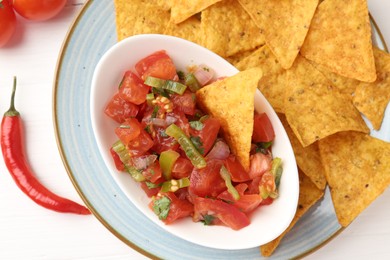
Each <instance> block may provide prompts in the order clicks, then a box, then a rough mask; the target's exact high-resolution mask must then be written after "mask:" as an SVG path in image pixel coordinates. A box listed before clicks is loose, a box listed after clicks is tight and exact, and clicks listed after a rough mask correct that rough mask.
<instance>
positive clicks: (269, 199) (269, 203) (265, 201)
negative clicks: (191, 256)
mask: <svg viewBox="0 0 390 260" xmlns="http://www.w3.org/2000/svg"><path fill="white" fill-rule="evenodd" d="M272 202H274V199H273V198H271V197H268V198H266V199H265V200H263V201H262V202H261V203H260V206H266V205H271V204H272Z"/></svg>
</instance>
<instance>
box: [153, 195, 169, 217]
mask: <svg viewBox="0 0 390 260" xmlns="http://www.w3.org/2000/svg"><path fill="white" fill-rule="evenodd" d="M170 206H171V201H170V200H169V199H168V198H167V197H162V198H160V199H155V200H154V201H153V212H154V213H155V214H156V215H157V216H158V218H159V219H166V218H167V217H168V214H169V210H170Z"/></svg>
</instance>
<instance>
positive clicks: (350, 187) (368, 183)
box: [319, 132, 390, 227]
mask: <svg viewBox="0 0 390 260" xmlns="http://www.w3.org/2000/svg"><path fill="white" fill-rule="evenodd" d="M319 147H320V153H321V158H322V160H323V162H324V165H325V174H326V179H327V181H328V184H329V187H330V191H331V195H332V201H333V205H334V207H335V211H336V215H337V218H338V220H339V222H340V224H341V225H342V226H344V227H345V226H348V225H349V224H350V223H351V222H352V221H353V220H354V219H355V218H356V217H357V216H358V215H359V214H360V213H361V212H362V211H363V210H364V209H365V208H366V207H368V205H369V204H371V202H373V201H374V200H375V199H376V198H377V197H378V196H379V195H380V194H382V192H383V191H384V190H385V189H386V188H387V187H388V186H389V185H390V167H389V165H390V143H387V142H384V141H382V140H379V139H376V138H374V137H371V136H369V135H366V134H363V133H359V132H341V133H337V134H335V135H332V136H330V137H328V138H326V139H323V140H321V141H319Z"/></svg>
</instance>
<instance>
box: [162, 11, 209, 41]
mask: <svg viewBox="0 0 390 260" xmlns="http://www.w3.org/2000/svg"><path fill="white" fill-rule="evenodd" d="M164 34H167V35H172V36H176V37H180V38H183V39H186V40H188V41H191V42H195V43H197V44H199V45H203V41H204V40H203V38H204V37H203V35H202V34H201V27H200V19H199V18H198V17H197V16H192V17H190V18H188V19H187V20H185V21H184V22H182V23H179V24H175V23H173V22H172V21H169V23H168V24H167V26H166V28H165V31H164Z"/></svg>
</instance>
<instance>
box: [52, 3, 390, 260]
mask: <svg viewBox="0 0 390 260" xmlns="http://www.w3.org/2000/svg"><path fill="white" fill-rule="evenodd" d="M93 2H94V0H86V1H85V2H84V4H83V6H82V7H81V9H80V10H79V12H78V13H77V14H76V15H75V17H74V18H73V21H72V23H71V24H70V26H69V29H68V31H67V33H66V35H65V37H64V40H63V42H62V46H61V48H60V51H59V54H58V58H57V63H56V66H55V72H54V81H53V87H52V89H53V92H52V93H53V94H52V103H53V105H52V118H53V126H54V134H55V140H56V144H57V148H58V151H59V153H60V157H61V160H62V163H63V165H64V167H65V170H66V172H67V175H68V177H69V179H70V180H71V182H72V184H73V186H74V188H75V190H76V192H77V193H78V194H79V196H80V198H81V199H82V201H83V202H84V203H85V205H86V206H87V207H88V208H89V210H90V211H91V212H92V214H93V215H94V216H95V217H96V218H97V219H98V220H99V222H101V223H102V224H103V226H105V227H106V228H107V229H108V230H109V231H110V232H111V233H112V234H113V235H114V236H116V237H117V238H118V239H120V240H121V241H122V242H124V243H125V244H126V245H128V246H130V247H131V248H132V249H134V250H135V251H137V252H139V253H141V254H142V255H144V256H146V257H149V258H151V259H160V258H159V257H158V256H156V255H154V254H152V253H150V252H148V251H147V250H145V249H143V248H142V247H140V246H137V245H136V244H135V243H134V242H132V241H131V240H129V239H127V238H126V237H125V236H123V235H122V234H121V233H120V232H119V231H117V230H116V229H115V228H114V227H112V226H111V225H110V224H109V223H108V221H107V220H106V219H105V218H103V217H102V216H101V214H100V213H99V212H98V211H97V210H96V209H95V208H94V206H93V205H92V203H91V202H90V201H89V199H88V198H87V197H86V195H85V194H84V193H83V191H82V189H81V187H80V186H79V184H78V183H77V181H76V178H75V176H74V174H73V172H72V170H71V168H70V166H69V162H68V158H67V157H66V153H65V151H64V145H63V142H62V138H61V135H60V127H59V119H58V114H57V110H56V108H57V93H58V92H57V90H58V82H59V78H60V71H61V68H62V65H63V60H64V56H65V52H66V50H67V48H68V45H69V42H70V40H71V38H72V36H73V34H74V31H75V30H76V27H77V26H78V24H79V23H80V22H81V20H82V18H83V16H84V14H85V13H86V11H87V10H88V8H90V7H91V5H92V3H93ZM369 18H370V22H371V23H372V26H373V27H374V28H375V30H376V32H377V33H378V36H379V39H380V40H381V42H382V45H383V48H384V51H386V52H389V50H388V45H387V43H386V41H385V39H384V36H383V34H382V32H381V30H380V28H379V26H378V25H377V23H376V21H375V19H374V17H373V16H372V15H371V13H369ZM346 228H347V227H340V228H339V229H338V230H336V232H334V233H333V234H332V235H331V236H329V237H328V238H326V239H325V240H324V241H323V242H321V243H319V244H317V245H315V246H313V247H312V248H310V249H308V250H306V251H305V252H303V253H301V254H299V255H297V256H294V257H292V258H291V259H302V258H304V257H306V256H308V255H310V254H312V253H314V252H315V251H317V250H319V249H320V248H322V247H324V246H326V245H327V244H328V243H329V242H331V241H332V240H333V239H334V238H335V237H337V236H338V235H339V234H340V233H342V232H343V231H344V230H345V229H346ZM259 254H260V256H261V253H260V250H259ZM271 257H272V256H271Z"/></svg>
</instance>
